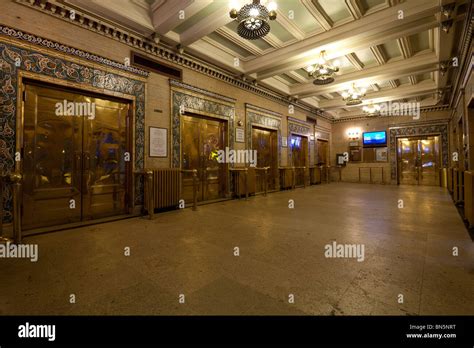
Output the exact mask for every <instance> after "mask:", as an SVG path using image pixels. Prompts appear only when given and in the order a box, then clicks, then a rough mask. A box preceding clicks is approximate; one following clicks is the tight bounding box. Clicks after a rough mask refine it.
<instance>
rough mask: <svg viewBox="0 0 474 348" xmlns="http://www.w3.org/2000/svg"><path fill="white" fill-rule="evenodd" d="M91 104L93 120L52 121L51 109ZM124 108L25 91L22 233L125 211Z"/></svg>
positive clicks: (43, 89) (51, 92)
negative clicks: (69, 104) (93, 106)
mask: <svg viewBox="0 0 474 348" xmlns="http://www.w3.org/2000/svg"><path fill="white" fill-rule="evenodd" d="M64 100H67V101H68V102H71V101H72V102H78V103H83V102H94V103H95V104H96V112H95V118H94V119H88V118H87V117H84V116H77V115H76V116H57V115H56V113H55V111H56V107H55V105H56V103H58V102H59V103H63V101H64ZM127 114H128V104H124V103H119V102H114V101H107V100H102V99H98V98H91V97H86V96H83V95H80V94H76V93H71V92H68V91H60V90H56V89H54V88H47V87H41V86H36V85H29V84H26V85H25V100H24V131H23V158H24V160H23V161H22V172H23V175H24V179H23V217H22V226H23V229H25V230H29V229H34V228H39V227H45V226H54V225H60V224H66V223H71V222H79V221H81V220H85V219H92V218H98V217H104V216H110V215H116V214H121V213H126V211H127V202H126V198H127V194H126V193H127V187H128V186H127V185H128V181H127V180H129V176H128V175H127V171H128V163H126V162H125V160H124V159H125V158H124V152H125V151H127V150H126V149H127V148H128V145H127V144H128V138H127V134H128V131H127V123H126V122H127Z"/></svg>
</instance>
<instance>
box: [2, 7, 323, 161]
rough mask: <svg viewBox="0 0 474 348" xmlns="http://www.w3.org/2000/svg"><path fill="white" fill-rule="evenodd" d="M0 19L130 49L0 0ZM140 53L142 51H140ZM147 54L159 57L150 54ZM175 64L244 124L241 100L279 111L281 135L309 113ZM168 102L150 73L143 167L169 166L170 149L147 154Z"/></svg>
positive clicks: (71, 41)
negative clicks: (224, 99) (163, 154)
mask: <svg viewBox="0 0 474 348" xmlns="http://www.w3.org/2000/svg"><path fill="white" fill-rule="evenodd" d="M0 22H1V23H3V24H5V25H8V26H11V27H13V28H16V29H20V30H23V31H25V32H29V33H33V34H35V35H39V36H41V37H44V38H48V39H51V40H54V41H58V42H60V43H63V44H66V45H70V46H72V47H75V48H79V49H82V50H84V51H88V52H91V53H94V54H97V55H100V56H104V57H107V58H109V59H112V60H116V61H120V62H123V61H124V59H125V58H127V57H130V51H131V50H132V48H131V47H129V46H127V45H125V44H122V43H120V42H117V41H115V40H113V39H109V38H106V37H104V36H102V35H100V34H97V33H94V32H91V31H89V30H86V29H83V28H80V27H78V26H76V25H72V24H69V23H67V22H65V21H63V20H60V19H57V18H55V17H53V16H49V15H46V14H43V13H41V12H39V11H36V10H32V9H29V8H28V7H26V6H22V5H19V4H16V3H14V2H10V1H8V2H7V1H2V11H1V12H0ZM141 53H142V54H144V52H141ZM148 56H149V57H152V58H153V59H156V60H160V59H159V58H157V57H156V56H154V55H148ZM165 63H166V64H168V65H170V64H171V63H169V62H165ZM178 67H179V68H181V69H183V82H184V83H186V84H190V85H193V86H196V87H199V88H202V89H206V90H209V91H212V92H216V93H218V94H221V95H225V96H228V97H231V98H234V99H236V104H235V107H236V120H239V119H241V120H242V121H243V122H244V124H246V122H245V121H246V120H245V103H250V104H253V105H255V106H259V107H262V108H265V109H269V110H272V111H275V112H278V113H281V114H282V115H283V117H282V126H281V127H282V129H281V135H282V136H287V119H286V117H287V116H291V117H294V118H297V119H300V120H306V116H307V115H310V114H309V113H308V112H305V111H304V110H301V109H299V108H295V111H294V114H292V115H289V114H288V105H287V104H283V103H281V104H280V103H278V102H275V101H272V100H270V99H267V98H264V97H261V96H258V95H255V94H253V93H251V92H248V91H246V90H242V89H239V88H236V87H234V86H232V85H230V84H228V83H226V82H223V81H220V80H216V79H213V78H211V77H208V76H206V75H204V74H201V73H199V72H196V71H193V70H191V69H188V68H184V67H180V66H178ZM170 103H171V92H170V87H169V79H168V78H167V77H165V76H162V75H158V74H154V73H152V74H150V76H149V78H148V80H147V95H146V110H145V127H146V128H145V129H146V134H145V138H146V145H145V166H146V167H147V168H157V167H169V166H170V164H171V156H170V152H169V156H168V158H150V157H148V136H149V134H148V127H149V126H158V127H165V128H168V129H169V128H170V111H171V110H170ZM155 110H162V112H161V113H160V112H156V111H155ZM318 125H320V126H322V127H324V128H326V129H329V130H330V128H331V124H330V123H329V122H328V121H326V120H324V119H318ZM244 146H245V143H235V148H236V149H242V148H244ZM286 150H287V149H286V148H283V149H282V165H286V164H287V163H286V161H287V158H288V155H287V151H286Z"/></svg>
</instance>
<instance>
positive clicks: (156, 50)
mask: <svg viewBox="0 0 474 348" xmlns="http://www.w3.org/2000/svg"><path fill="white" fill-rule="evenodd" d="M15 2H17V3H18V4H21V5H24V6H27V7H30V8H32V9H34V10H37V11H40V12H43V13H45V14H48V15H51V16H54V17H56V18H59V19H61V20H64V21H67V22H68V23H71V24H74V25H77V26H79V27H82V28H84V29H87V30H90V31H93V32H95V33H97V34H100V35H103V36H105V37H108V38H110V39H113V40H116V41H119V42H121V43H123V44H126V45H129V46H131V47H133V48H135V49H138V50H141V51H143V52H146V53H148V54H152V55H155V56H157V57H159V58H161V59H163V60H166V61H169V62H172V63H173V64H176V65H180V66H184V67H186V68H188V69H191V70H194V71H198V72H200V73H202V74H205V75H207V76H210V77H213V78H215V79H218V80H221V81H224V82H227V83H229V84H231V85H233V86H236V87H238V88H240V89H244V90H247V91H250V92H252V93H254V94H257V95H260V96H263V97H265V98H268V99H271V100H273V101H276V102H278V103H283V104H285V105H288V104H292V105H294V107H295V108H299V109H301V110H303V111H305V112H309V113H312V114H314V115H315V116H319V117H321V118H324V119H326V120H329V121H330V120H331V119H332V118H331V117H330V116H328V115H326V114H325V113H324V112H323V111H322V110H320V109H318V108H314V107H312V106H310V105H307V104H304V103H300V102H298V103H289V101H288V97H287V96H285V95H282V94H280V93H278V92H275V91H273V90H271V89H269V88H265V87H263V86H255V85H253V84H251V83H250V82H245V81H242V80H241V79H238V78H236V77H234V75H233V74H232V73H230V72H228V71H225V70H224V69H222V68H219V67H217V66H215V65H211V64H209V63H207V62H204V61H203V60H201V59H199V58H197V57H194V56H191V55H189V54H188V53H184V54H179V53H177V52H174V51H173V50H172V49H170V48H168V47H167V46H165V44H164V43H163V42H161V41H160V43H158V44H156V43H155V42H154V41H152V39H151V38H148V37H145V36H143V35H139V34H137V33H132V32H131V31H130V30H127V29H124V28H119V27H117V26H114V25H111V24H110V23H108V22H105V21H102V20H100V19H98V18H95V17H93V16H91V15H90V14H88V13H85V12H83V11H80V10H78V9H73V10H74V11H75V17H74V20H71V19H70V13H71V10H72V8H70V7H68V6H66V5H65V4H57V3H52V1H51V0H42V1H29V0H15Z"/></svg>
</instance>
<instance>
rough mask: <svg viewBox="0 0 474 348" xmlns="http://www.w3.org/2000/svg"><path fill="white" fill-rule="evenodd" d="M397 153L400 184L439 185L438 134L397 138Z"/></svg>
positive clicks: (439, 158)
mask: <svg viewBox="0 0 474 348" xmlns="http://www.w3.org/2000/svg"><path fill="white" fill-rule="evenodd" d="M397 153H398V182H399V183H400V184H411V185H431V186H434V185H439V168H440V161H441V157H440V151H439V136H428V137H422V138H420V137H417V138H401V139H398V144H397Z"/></svg>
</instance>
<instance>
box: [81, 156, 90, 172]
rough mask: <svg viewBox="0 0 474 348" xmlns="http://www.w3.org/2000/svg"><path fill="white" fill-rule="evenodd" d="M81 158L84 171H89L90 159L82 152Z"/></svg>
mask: <svg viewBox="0 0 474 348" xmlns="http://www.w3.org/2000/svg"><path fill="white" fill-rule="evenodd" d="M82 156H83V161H84V170H89V169H90V161H91V157H90V155H89V153H88V152H84V153H83V155H82Z"/></svg>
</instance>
